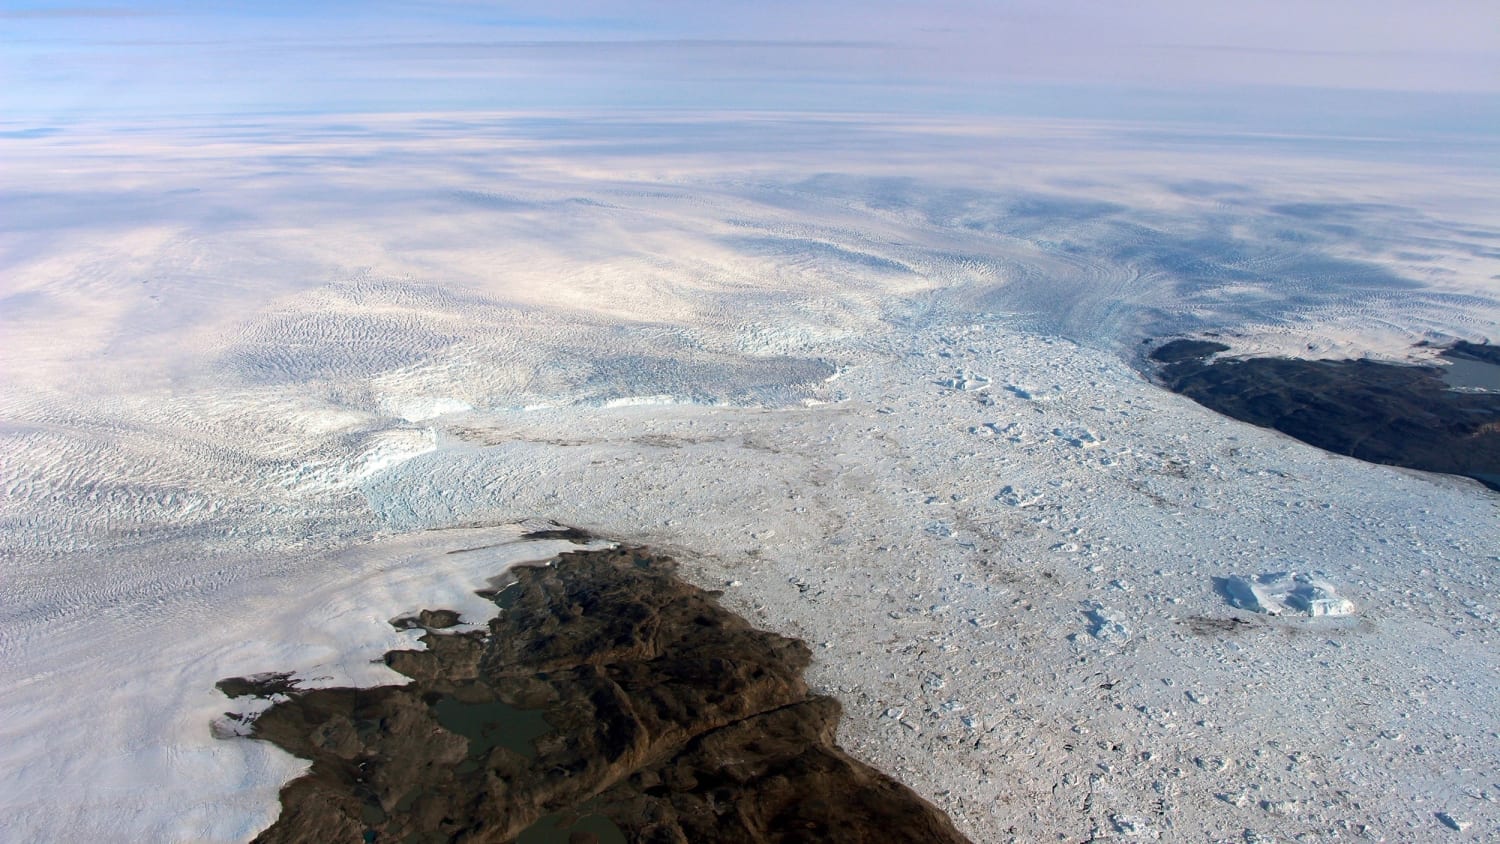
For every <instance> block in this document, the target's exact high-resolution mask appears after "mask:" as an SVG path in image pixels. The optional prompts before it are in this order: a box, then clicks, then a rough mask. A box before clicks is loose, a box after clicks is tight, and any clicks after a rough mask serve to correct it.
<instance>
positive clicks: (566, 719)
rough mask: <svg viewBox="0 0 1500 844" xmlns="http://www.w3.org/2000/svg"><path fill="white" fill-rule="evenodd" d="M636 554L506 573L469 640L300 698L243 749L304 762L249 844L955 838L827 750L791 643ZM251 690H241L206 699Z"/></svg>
mask: <svg viewBox="0 0 1500 844" xmlns="http://www.w3.org/2000/svg"><path fill="white" fill-rule="evenodd" d="M674 569H675V564H674V563H673V562H672V561H671V560H670V559H668V558H666V557H662V556H659V555H654V554H652V553H650V552H649V551H646V550H644V549H639V548H634V549H618V550H606V551H586V552H577V553H572V554H565V555H563V556H562V557H560V558H558V560H557V561H556V562H555V563H554V564H553V565H548V566H537V567H527V568H521V569H516V570H515V571H514V575H515V578H516V580H515V582H514V583H513V584H511V585H510V586H508V587H506V588H505V589H503V590H500V591H499V592H498V593H495V595H494V599H495V601H496V603H497V604H499V605H500V606H501V607H502V611H501V614H500V616H499V617H498V618H497V619H495V620H494V621H493V622H492V623H491V624H490V627H489V630H488V631H487V632H483V631H482V632H470V633H438V632H436V631H435V629H434V625H432V624H430V623H429V622H431V621H440V622H446V621H448V620H449V619H448V618H447V617H444V616H438V615H435V614H432V613H424V617H421V618H419V619H414V620H413V621H419V622H420V626H424V627H427V628H428V633H427V635H426V636H425V637H424V641H425V642H426V643H427V645H428V650H426V651H397V652H392V653H390V654H387V655H386V662H387V664H388V665H390V666H391V667H392V668H395V669H396V670H398V671H400V672H401V673H403V674H405V675H407V676H408V677H411V678H412V682H411V683H410V684H408V685H405V686H386V687H380V688H373V689H319V690H312V691H305V690H299V689H296V688H295V687H291V686H289V685H288V684H286V683H278V684H276V685H275V689H274V691H275V692H276V693H278V694H282V695H286V696H287V700H285V701H284V702H281V703H278V704H276V705H275V706H273V707H272V708H271V709H270V710H268V711H267V712H266V713H265V714H263V715H262V716H261V717H260V718H259V719H258V720H257V721H256V722H255V723H254V725H253V735H254V737H255V738H258V739H264V740H267V741H271V742H273V743H275V744H276V745H278V746H279V747H282V748H284V749H286V750H288V751H289V752H291V753H294V754H296V755H298V756H301V757H304V758H307V759H310V760H312V762H313V766H312V769H311V770H310V771H309V772H308V774H307V775H305V776H303V777H301V778H299V779H297V780H295V781H293V782H292V783H290V784H288V785H287V786H286V787H285V788H284V789H283V790H282V814H281V817H280V818H279V819H278V820H277V821H276V823H275V824H273V825H272V826H271V827H270V828H268V829H267V830H265V831H264V832H263V833H262V834H261V836H260V837H259V838H258V839H257V840H259V841H266V842H281V841H339V840H342V841H380V842H384V841H400V842H437V841H474V842H491V841H492V842H506V841H519V842H520V844H533V842H569V841H578V842H585V841H600V842H609V841H650V842H658V841H659V842H687V841H693V842H697V841H726V842H772V841H849V842H860V841H924V842H944V841H963V840H964V839H963V837H962V836H961V835H959V833H958V832H957V831H956V830H955V829H954V828H953V826H952V825H951V823H950V822H949V821H948V819H947V818H946V817H945V816H944V815H943V814H942V813H941V812H939V811H938V810H937V809H936V808H935V807H933V806H932V805H931V804H929V803H927V802H926V801H924V800H922V799H921V798H920V797H918V796H917V795H916V794H915V793H914V792H912V791H911V790H910V789H908V788H906V787H905V786H902V785H901V784H899V783H897V782H896V781H894V780H892V779H890V778H889V777H887V776H885V775H884V774H882V773H880V772H879V771H876V770H874V769H873V768H870V767H869V766H866V765H864V764H862V763H860V762H858V761H857V760H855V759H853V758H852V757H850V756H848V755H847V754H845V753H844V752H843V751H842V750H840V749H839V748H838V747H837V745H836V744H835V743H834V732H835V728H836V726H837V723H838V719H839V713H840V710H839V705H838V703H837V701H835V700H833V699H831V698H827V697H821V696H812V695H809V694H808V690H807V687H806V685H805V683H804V682H803V680H802V672H803V670H804V669H805V668H806V667H807V664H808V662H809V660H810V654H809V652H808V650H807V647H806V646H805V645H804V644H803V643H801V642H799V641H796V640H794V639H787V638H784V637H781V636H777V635H775V634H772V633H767V632H765V631H761V630H756V629H754V628H753V627H751V626H750V625H749V624H748V623H747V622H746V621H745V620H744V619H742V618H740V617H739V616H736V615H734V614H732V613H730V612H728V611H726V610H725V609H723V608H722V607H720V606H719V605H718V603H717V601H716V600H715V597H714V595H713V594H711V593H708V592H704V591H702V590H699V589H696V588H694V587H692V586H689V585H688V584H686V583H684V582H683V581H681V580H680V579H678V578H677V577H676V576H675V574H674ZM226 683H227V688H228V689H233V690H236V691H242V692H244V693H255V688H256V687H255V686H254V684H245V683H238V682H235V681H226Z"/></svg>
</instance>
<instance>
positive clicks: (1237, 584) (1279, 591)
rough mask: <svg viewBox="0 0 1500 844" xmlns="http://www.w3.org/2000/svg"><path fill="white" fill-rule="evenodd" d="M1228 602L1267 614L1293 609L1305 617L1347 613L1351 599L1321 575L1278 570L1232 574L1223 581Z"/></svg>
mask: <svg viewBox="0 0 1500 844" xmlns="http://www.w3.org/2000/svg"><path fill="white" fill-rule="evenodd" d="M1224 591H1225V593H1226V594H1227V595H1228V597H1229V602H1230V603H1231V604H1233V605H1235V606H1236V607H1239V608H1240V609H1246V610H1251V611H1253V612H1259V613H1265V614H1267V615H1281V614H1282V613H1293V614H1297V615H1305V616H1309V617H1317V616H1325V615H1351V614H1353V613H1354V603H1353V602H1352V601H1350V600H1349V599H1348V598H1345V597H1342V596H1340V595H1339V594H1338V590H1337V589H1335V588H1334V587H1333V584H1331V583H1329V582H1328V581H1326V580H1323V579H1322V578H1319V577H1315V576H1313V575H1310V574H1298V573H1297V572H1290V571H1278V572H1269V573H1266V574H1257V575H1254V576H1253V577H1244V576H1240V575H1235V576H1233V577H1230V578H1229V579H1228V580H1227V581H1225V584H1224Z"/></svg>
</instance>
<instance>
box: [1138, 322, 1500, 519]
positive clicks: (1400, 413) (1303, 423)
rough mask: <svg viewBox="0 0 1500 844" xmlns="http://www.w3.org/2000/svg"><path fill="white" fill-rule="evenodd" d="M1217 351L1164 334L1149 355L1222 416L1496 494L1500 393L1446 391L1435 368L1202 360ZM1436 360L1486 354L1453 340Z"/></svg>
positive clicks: (1489, 354) (1179, 386)
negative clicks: (1459, 478) (1463, 480)
mask: <svg viewBox="0 0 1500 844" xmlns="http://www.w3.org/2000/svg"><path fill="white" fill-rule="evenodd" d="M1227 349H1228V347H1227V346H1223V345H1221V344H1218V343H1210V342H1205V341H1195V340H1174V341H1172V342H1170V343H1167V344H1165V345H1163V346H1161V347H1160V348H1158V349H1157V350H1155V351H1154V352H1153V353H1152V354H1151V358H1152V360H1154V361H1156V362H1157V363H1159V364H1162V366H1161V368H1160V370H1159V377H1160V379H1161V381H1162V383H1163V384H1165V385H1166V386H1167V387H1168V388H1169V389H1171V390H1173V391H1174V392H1178V393H1181V394H1183V395H1185V396H1187V397H1188V398H1191V399H1193V400H1194V401H1196V402H1198V403H1199V404H1201V405H1204V406H1205V407H1208V408H1210V409H1212V410H1215V411H1218V412H1219V413H1222V414H1224V415H1226V416H1230V417H1233V418H1235V419H1239V420H1240V421H1243V422H1249V423H1251V424H1253V425H1260V426H1261V427H1265V428H1275V429H1276V430H1278V431H1281V432H1282V433H1284V434H1287V435H1289V436H1292V437H1295V438H1297V439H1299V440H1302V441H1303V442H1305V443H1309V444H1311V445H1315V446H1317V447H1318V448H1321V449H1324V450H1326V451H1331V452H1334V453H1336V454H1344V455H1348V456H1350V457H1357V458H1359V459H1361V460H1368V461H1370V462H1371V463H1384V464H1387V465H1391V466H1405V467H1407V468H1410V469H1422V470H1425V471H1429V472H1446V473H1449V474H1454V475H1467V476H1468V477H1471V478H1474V479H1475V480H1478V481H1479V482H1480V483H1483V484H1484V485H1486V486H1488V487H1490V488H1491V489H1494V490H1497V491H1500V393H1495V392H1478V391H1464V390H1454V389H1451V388H1450V385H1449V384H1448V383H1447V382H1445V381H1444V379H1443V369H1442V368H1441V367H1437V366H1414V365H1408V364H1395V363H1381V362H1377V361H1371V360H1303V359H1296V358H1244V359H1236V358H1212V359H1211V358H1210V357H1209V356H1210V355H1212V354H1214V353H1216V352H1220V351H1225V350H1227ZM1443 356H1444V357H1447V358H1449V359H1452V360H1472V361H1477V362H1482V363H1486V364H1488V363H1490V362H1491V359H1492V358H1494V357H1496V354H1495V350H1494V349H1493V348H1492V347H1489V346H1481V345H1476V344H1472V343H1458V344H1455V345H1454V346H1453V347H1452V348H1450V349H1447V350H1445V351H1444V352H1443Z"/></svg>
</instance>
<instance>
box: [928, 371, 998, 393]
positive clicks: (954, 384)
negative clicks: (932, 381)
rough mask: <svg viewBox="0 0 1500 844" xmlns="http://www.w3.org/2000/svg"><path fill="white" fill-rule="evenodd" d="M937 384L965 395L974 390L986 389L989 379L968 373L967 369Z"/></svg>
mask: <svg viewBox="0 0 1500 844" xmlns="http://www.w3.org/2000/svg"><path fill="white" fill-rule="evenodd" d="M938 384H939V385H940V386H943V387H947V388H949V389H952V390H962V391H963V392H966V393H972V392H974V391H975V390H983V389H984V388H985V387H988V386H989V385H990V379H989V378H988V377H987V376H984V375H980V374H978V373H974V372H970V371H969V370H967V369H960V370H959V371H957V372H955V373H954V374H953V375H952V376H950V377H948V378H944V379H942V380H941V381H939V382H938Z"/></svg>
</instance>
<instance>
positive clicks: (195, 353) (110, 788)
mask: <svg viewBox="0 0 1500 844" xmlns="http://www.w3.org/2000/svg"><path fill="white" fill-rule="evenodd" d="M1085 150H1086V151H1087V154H1086V155H1085V154H1081V152H1082V151H1085ZM1495 152H1496V150H1495V149H1494V147H1493V145H1488V146H1486V145H1482V144H1479V145H1468V146H1465V145H1463V144H1460V143H1457V142H1455V143H1454V144H1453V145H1452V146H1450V147H1447V148H1443V149H1441V150H1440V151H1439V152H1438V153H1436V154H1435V153H1434V152H1433V148H1432V147H1431V146H1430V145H1420V146H1419V145H1415V144H1413V145H1403V144H1401V143H1399V142H1387V141H1377V140H1368V139H1367V140H1360V139H1330V138H1308V137H1293V136H1268V135H1218V136H1206V135H1204V134H1202V133H1201V132H1199V133H1194V132H1189V131H1187V130H1183V131H1181V132H1175V131H1171V130H1169V129H1164V128H1163V127H1162V126H1160V125H1157V126H1152V127H1139V126H1132V125H1125V124H1109V123H1099V122H1059V121H1050V122H1041V121H1018V120H1010V121H1005V122H984V121H978V120H975V121H962V120H957V119H955V120H916V119H897V118H886V117H868V118H865V117H857V116H850V117H842V118H828V119H813V118H807V117H792V116H785V117H779V116H776V115H774V114H758V115H743V114H706V115H689V114H684V113H673V114H664V115H659V116H648V115H641V114H636V115H632V116H625V117H615V118H597V117H596V118H592V119H583V118H577V117H570V116H568V115H557V114H550V115H548V114H536V115H517V114H511V115H504V116H495V117H493V118H484V117H475V116H473V115H465V116H462V117H458V116H448V115H442V114H431V115H416V116H404V117H382V118H357V117H351V118H348V119H346V120H343V122H330V121H329V120H328V119H326V118H323V119H311V118H308V119H300V118H294V117H288V118H278V119H275V120H268V121H254V120H248V119H247V120H243V121H240V122H237V123H230V124H217V125H216V127H215V128H213V129H208V128H204V127H201V126H196V125H193V124H191V123H175V124H170V125H168V124H162V125H158V126H149V127H137V128H136V129H133V130H131V131H129V132H122V131H120V130H118V129H115V130H107V129H105V128H103V127H99V128H90V127H88V126H75V127H71V128H68V129H64V130H62V131H60V132H57V133H54V134H47V133H24V132H17V133H9V134H7V136H6V137H4V138H0V155H3V157H4V159H5V162H6V164H5V166H4V167H3V168H0V194H3V204H4V208H5V211H4V214H3V218H0V354H3V364H0V525H3V527H0V583H3V592H0V601H3V605H0V837H3V838H5V839H6V840H14V841H39V840H94V841H114V840H136V841H147V840H153V841H236V840H243V839H245V838H248V837H250V836H251V835H253V834H254V832H255V831H256V830H258V829H260V828H261V827H263V826H264V825H266V824H268V823H269V822H270V821H271V820H272V819H273V818H274V817H275V815H276V812H277V805H276V792H277V790H278V788H279V787H280V786H281V784H282V783H284V782H285V781H286V780H288V779H289V778H291V777H293V776H295V775H296V774H297V773H298V772H299V771H300V770H301V763H300V762H298V761H297V760H295V759H292V758H290V757H288V756H286V755H285V754H282V753H280V752H279V751H276V750H275V749H273V748H270V747H268V746H264V745H262V744H261V743H258V742H251V741H245V740H241V739H234V738H219V737H216V736H219V735H223V734H224V733H225V732H226V729H225V726H224V725H225V721H224V719H223V718H222V717H221V716H222V713H223V712H225V711H226V710H227V709H229V708H230V707H231V703H230V701H228V700H227V699H226V698H224V697H223V696H222V695H221V694H220V693H218V692H217V691H215V689H214V688H213V683H214V682H215V681H216V680H218V679H221V678H224V677H228V676H232V675H241V674H248V673H253V672H259V671H272V670H295V671H297V672H298V674H299V676H301V677H302V678H304V680H305V681H306V682H307V683H308V684H310V685H318V684H335V683H348V682H360V683H378V682H395V681H397V680H398V679H399V678H398V677H397V675H395V674H393V673H391V672H389V671H388V670H386V669H385V668H384V667H383V666H380V665H378V664H372V663H371V662H370V660H371V659H372V658H375V657H378V655H379V654H380V653H381V652H382V651H383V650H386V649H389V648H391V647H401V646H404V647H415V646H417V644H416V643H415V640H414V638H412V636H411V634H407V633H398V632H396V631H395V630H393V629H392V628H391V627H390V626H389V625H388V624H387V623H386V622H387V620H388V619H390V618H392V617H394V616H396V615H399V614H401V613H403V612H407V611H411V610H415V609H418V608H421V607H435V606H450V607H456V608H460V609H462V610H464V611H465V617H466V619H468V620H470V621H477V622H482V621H483V619H484V615H483V612H484V609H483V607H484V604H483V602H480V601H479V600H478V599H477V598H474V597H473V596H472V595H471V594H470V591H471V590H472V589H475V588H479V587H481V586H483V585H484V583H485V579H486V578H487V577H490V576H492V575H494V574H497V573H498V572H500V571H501V570H503V568H504V567H505V566H506V565H509V564H511V563H513V562H516V561H518V560H521V559H537V558H545V557H547V556H548V555H551V554H554V553H557V552H558V551H560V550H564V549H566V548H568V547H571V546H570V545H569V544H568V543H565V542H556V541H554V542H547V543H517V542H514V541H513V540H515V539H516V538H517V537H518V536H519V535H520V533H521V532H522V531H523V530H524V529H525V526H524V525H522V526H517V523H520V522H522V521H523V520H527V519H555V520H557V521H559V522H562V523H565V524H570V525H577V526H581V527H584V528H587V529H589V530H592V531H595V532H597V533H598V534H599V535H601V536H604V537H607V538H610V539H613V540H618V541H625V542H645V543H650V544H652V545H655V546H658V547H662V548H665V549H668V550H669V551H672V552H674V553H676V554H678V555H680V557H681V558H682V559H683V561H684V563H685V573H686V574H687V575H688V576H689V577H690V578H692V579H694V580H695V581H696V582H698V583H699V584H700V585H703V586H705V587H706V588H718V589H723V590H725V593H726V594H725V598H724V601H725V602H726V604H727V605H728V606H729V607H730V608H732V609H734V610H736V611H738V612H741V613H743V614H745V615H746V616H747V617H749V618H750V619H751V620H752V621H754V622H755V623H757V624H759V625H761V626H764V627H767V628H769V629H773V630H776V631H779V632H782V633H785V634H787V635H793V636H798V637H801V638H804V639H806V640H807V641H808V642H809V643H810V644H811V645H812V646H813V648H814V650H815V652H816V661H815V664H814V666H813V669H812V672H811V675H810V677H811V680H812V681H813V683H814V684H815V685H816V686H817V687H818V688H819V689H821V690H823V691H826V692H828V693H831V694H833V695H835V696H837V697H838V698H839V699H840V700H841V701H842V702H843V703H844V705H845V708H846V710H847V712H846V718H845V721H844V724H843V727H842V733H841V741H842V743H843V744H844V745H845V746H846V747H848V748H849V749H850V750H851V751H852V752H854V753H855V754H857V755H859V756H861V757H863V758H865V759H867V760H870V761H871V762H873V763H875V764H877V765H879V766H881V767H883V768H885V769H886V770H888V771H890V772H891V773H893V774H894V775H896V776H897V777H899V778H901V779H903V780H904V781H906V782H908V783H909V784H911V785H912V786H913V787H915V788H916V789H917V790H918V791H919V792H920V793H921V794H923V795H924V796H926V797H928V798H929V799H931V800H932V801H933V802H935V803H936V804H937V805H938V806H939V807H941V808H943V809H944V810H945V811H947V812H949V813H950V814H951V815H952V817H953V819H954V821H955V822H956V823H957V825H958V826H959V828H960V829H962V830H963V831H964V832H965V833H966V834H968V835H970V836H971V837H973V838H974V839H975V840H976V841H986V842H987V841H1005V840H1011V839H1015V840H1021V841H1040V840H1073V841H1076V840H1083V839H1086V838H1089V837H1090V836H1091V835H1092V836H1097V837H1104V836H1106V835H1111V836H1119V837H1125V838H1134V839H1140V840H1148V839H1153V838H1161V839H1163V840H1177V841H1214V840H1236V841H1240V840H1272V839H1275V838H1282V837H1285V838H1296V837H1297V836H1306V837H1307V840H1329V839H1331V838H1334V837H1340V838H1352V839H1355V840H1363V839H1370V840H1390V841H1422V840H1439V838H1440V837H1442V836H1448V837H1450V838H1452V839H1453V840H1482V839H1485V838H1488V837H1492V836H1496V835H1500V766H1497V763H1496V760H1497V759H1500V650H1497V647H1496V645H1497V642H1500V632H1497V622H1500V605H1497V604H1500V598H1497V597H1496V590H1497V583H1496V581H1497V576H1500V575H1497V563H1500V496H1497V495H1495V494H1494V493H1492V492H1488V491H1486V490H1485V489H1483V488H1482V487H1481V486H1479V485H1478V484H1477V483H1473V482H1471V481H1467V480H1463V479H1458V478H1452V477H1445V476H1433V475H1425V474H1421V473H1416V472H1408V471H1403V470H1397V469H1391V468H1385V467H1378V466H1371V465H1367V464H1363V463H1360V462H1357V461H1354V460H1351V459H1346V458H1341V457H1335V456H1330V455H1328V454H1325V453H1323V452H1320V451H1318V450H1316V449H1313V448H1311V447H1309V446H1305V445H1302V444H1300V443H1297V442H1295V441H1291V440H1289V439H1287V438H1285V437H1282V436H1281V435H1279V434H1276V433H1274V432H1269V431H1264V430H1260V429H1255V428H1251V427H1247V426H1245V425H1242V424H1240V423H1236V422H1233V421H1231V420H1228V419H1224V418H1221V417H1218V416H1216V415H1215V414H1213V413H1211V412H1210V411H1208V410H1206V409H1203V408H1201V407H1199V406H1197V405H1195V404H1193V403H1192V402H1190V401H1188V400H1186V399H1184V398H1181V397H1178V396H1176V395H1173V394H1171V393H1168V392H1166V391H1164V390H1162V389H1160V388H1158V387H1155V386H1153V385H1152V384H1150V383H1149V382H1148V381H1147V379H1146V377H1145V376H1144V375H1143V367H1142V364H1141V357H1142V355H1143V351H1144V350H1143V346H1142V340H1143V339H1145V338H1148V337H1151V338H1162V337H1167V336H1174V335H1180V334H1201V333H1205V332H1218V333H1220V334H1222V335H1224V336H1225V337H1228V338H1230V339H1229V340H1228V342H1231V343H1232V344H1233V345H1234V346H1235V350H1236V351H1243V352H1267V353H1271V352H1274V353H1282V354H1300V355H1309V356H1373V357H1379V358H1385V359H1408V358H1409V357H1410V356H1411V355H1412V354H1415V353H1417V350H1413V349H1412V348H1411V346H1412V344H1414V343H1416V342H1418V341H1421V340H1431V341H1434V342H1439V343H1440V342H1444V341H1448V340H1452V339H1466V340H1470V341H1475V342H1479V341H1484V340H1486V339H1488V340H1490V341H1500V199H1497V197H1500V174H1497V171H1496V170H1495V168H1494V166H1493V163H1494V161H1495V158H1494V157H1493V156H1494V155H1495ZM1486 162H1488V163H1486ZM1429 354H1430V352H1429ZM438 529H443V530H438ZM472 548H479V549H480V550H478V551H470V552H468V553H465V554H449V553H446V552H448V551H453V550H458V549H472ZM1287 569H1290V570H1295V571H1308V572H1320V573H1321V574H1322V576H1324V577H1326V578H1327V579H1328V580H1329V581H1330V582H1332V583H1334V584H1336V585H1337V586H1338V587H1339V589H1340V592H1341V593H1342V594H1344V595H1345V596H1347V597H1349V598H1350V599H1351V600H1352V601H1353V602H1354V604H1355V605H1356V607H1357V609H1358V612H1357V613H1356V614H1355V615H1353V616H1350V617H1344V618H1328V619H1292V618H1279V619H1270V618H1266V617H1259V616H1252V615H1251V614H1249V613H1245V612H1243V611H1239V610H1235V609H1233V608H1231V607H1230V606H1229V605H1228V604H1226V603H1225V601H1224V598H1223V597H1222V595H1221V594H1220V593H1219V592H1218V591H1217V590H1216V588H1215V578H1224V577H1228V576H1231V575H1237V574H1238V575H1247V574H1255V573H1258V572H1266V571H1278V570H1287ZM216 725H217V726H216ZM1439 813H1443V815H1444V817H1446V818H1447V819H1448V820H1451V821H1453V822H1454V825H1456V826H1460V827H1462V831H1455V830H1453V829H1451V828H1449V827H1448V826H1445V822H1443V821H1442V820H1441V819H1439V818H1438V814H1439ZM1442 840H1449V839H1448V838H1442Z"/></svg>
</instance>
